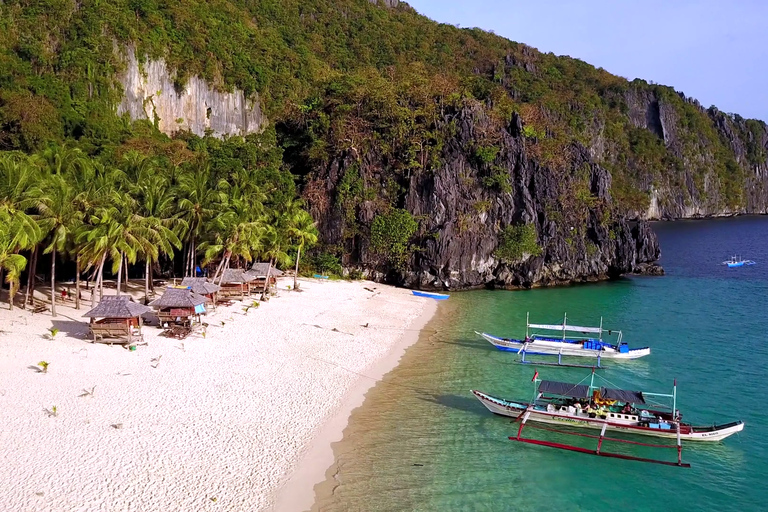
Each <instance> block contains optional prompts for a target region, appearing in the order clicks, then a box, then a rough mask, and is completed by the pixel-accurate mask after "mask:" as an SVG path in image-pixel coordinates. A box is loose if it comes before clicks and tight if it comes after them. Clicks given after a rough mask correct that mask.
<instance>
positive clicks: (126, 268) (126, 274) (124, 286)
mask: <svg viewBox="0 0 768 512" xmlns="http://www.w3.org/2000/svg"><path fill="white" fill-rule="evenodd" d="M123 259H125V266H124V267H123V268H124V269H125V281H124V282H123V291H124V292H125V293H126V294H127V293H128V255H127V254H125V255H124V256H123Z"/></svg>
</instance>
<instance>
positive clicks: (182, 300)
mask: <svg viewBox="0 0 768 512" xmlns="http://www.w3.org/2000/svg"><path fill="white" fill-rule="evenodd" d="M206 301H207V299H206V298H205V297H204V296H202V295H198V294H196V293H195V292H193V291H192V290H191V289H190V288H189V287H186V286H185V287H175V286H169V287H168V288H166V289H165V292H163V294H162V295H161V296H160V297H159V298H157V299H155V300H153V301H152V302H150V303H149V305H150V306H152V307H153V308H154V309H155V310H156V311H157V317H158V318H159V319H160V325H162V326H164V327H165V326H168V325H171V324H176V325H182V326H184V327H191V326H192V322H193V321H195V320H197V321H198V322H200V315H201V314H203V313H205V302H206Z"/></svg>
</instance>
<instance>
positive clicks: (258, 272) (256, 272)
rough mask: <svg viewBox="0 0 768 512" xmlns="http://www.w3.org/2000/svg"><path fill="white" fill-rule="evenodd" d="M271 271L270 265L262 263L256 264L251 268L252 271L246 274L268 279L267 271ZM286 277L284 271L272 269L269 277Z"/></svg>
mask: <svg viewBox="0 0 768 512" xmlns="http://www.w3.org/2000/svg"><path fill="white" fill-rule="evenodd" d="M268 269H269V263H261V262H257V263H254V264H253V265H252V266H251V269H250V270H248V272H246V273H247V274H251V275H253V276H256V277H264V278H266V277H267V270H268ZM283 275H285V272H283V271H282V270H280V269H278V268H275V267H274V266H273V267H272V270H269V277H283Z"/></svg>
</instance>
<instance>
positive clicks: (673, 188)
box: [590, 88, 768, 219]
mask: <svg viewBox="0 0 768 512" xmlns="http://www.w3.org/2000/svg"><path fill="white" fill-rule="evenodd" d="M678 96H679V98H681V99H682V100H683V102H684V103H686V104H687V106H688V107H692V108H694V109H696V110H698V111H699V112H700V113H702V114H704V115H707V116H708V117H709V119H710V120H711V122H712V124H713V125H714V128H715V131H716V135H717V137H718V138H719V140H720V141H721V142H722V143H723V144H724V145H725V146H726V147H727V148H728V149H729V150H730V151H732V152H733V155H734V157H735V165H734V166H732V167H731V168H727V169H725V170H720V171H719V172H718V170H717V168H716V167H717V165H716V161H715V160H716V159H715V152H716V151H717V149H716V148H714V147H713V144H712V141H711V140H707V139H706V138H705V137H704V134H702V133H700V132H699V133H697V132H692V128H691V127H690V126H688V125H687V123H688V121H687V120H685V119H681V117H680V114H679V113H678V110H676V109H675V107H674V106H673V105H671V104H670V101H669V99H668V98H667V99H665V98H664V97H663V96H659V95H658V94H657V93H656V92H655V91H652V90H648V89H642V88H630V89H629V90H628V91H627V92H626V93H625V95H624V100H625V102H626V104H627V109H628V112H627V115H628V117H629V119H630V121H631V123H632V124H633V125H634V126H636V127H637V128H643V129H646V130H649V131H650V132H652V133H654V134H655V135H656V136H658V137H659V138H660V139H661V140H663V142H664V145H665V146H666V148H667V150H668V151H669V152H670V153H671V154H673V155H674V156H675V157H677V159H678V160H679V162H680V165H681V167H680V168H679V169H664V170H663V173H662V174H657V175H655V176H651V175H647V174H644V173H640V174H641V176H640V177H639V178H638V181H637V183H636V184H635V185H636V186H637V187H638V188H640V189H641V190H645V191H647V192H648V193H649V195H650V198H651V204H650V207H649V208H648V210H646V211H641V212H634V216H635V217H636V218H643V219H684V218H700V217H718V216H729V215H737V214H743V213H766V212H768V129H766V125H765V124H764V123H762V122H761V121H747V120H745V119H743V118H741V117H740V116H738V115H729V114H725V113H723V112H720V111H719V110H717V109H716V108H714V107H712V108H710V109H708V110H705V109H704V108H702V107H701V105H700V104H699V103H698V102H697V101H696V100H694V99H691V98H686V97H685V96H684V95H682V94H680V93H678ZM673 99H675V98H673ZM684 138H687V139H688V141H687V149H686V144H685V143H684V141H683V139H684ZM692 147H693V148H694V149H693V150H692V149H691V148H692ZM590 149H591V150H592V152H593V153H595V152H596V151H598V150H600V149H601V147H600V141H597V140H596V141H595V143H594V144H593V147H591V148H590ZM741 175H743V180H742V178H741ZM729 179H732V180H733V181H734V182H736V183H739V185H738V187H739V189H740V190H739V192H738V193H740V194H742V197H743V200H742V201H741V203H740V206H738V207H733V206H729V205H728V204H727V202H726V201H725V197H726V195H727V194H728V193H730V195H731V196H733V190H731V191H730V192H729V191H727V190H726V189H727V187H729V186H733V185H729V184H728V182H727V181H728V180H729Z"/></svg>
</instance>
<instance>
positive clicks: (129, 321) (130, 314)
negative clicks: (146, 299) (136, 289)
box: [83, 295, 152, 343]
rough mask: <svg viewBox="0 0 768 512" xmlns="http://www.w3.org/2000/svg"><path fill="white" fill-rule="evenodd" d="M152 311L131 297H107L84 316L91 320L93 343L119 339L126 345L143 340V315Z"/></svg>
mask: <svg viewBox="0 0 768 512" xmlns="http://www.w3.org/2000/svg"><path fill="white" fill-rule="evenodd" d="M150 311H152V308H150V307H147V306H144V305H141V304H138V303H136V302H133V299H132V298H131V297H130V296H127V295H123V296H120V297H115V296H107V297H104V298H103V299H101V302H99V303H98V304H97V305H96V307H94V308H93V309H91V310H90V311H88V312H87V313H86V314H84V315H83V316H85V317H88V318H90V319H91V323H90V329H91V336H93V341H97V340H98V339H102V340H103V339H105V338H117V339H120V340H122V341H123V342H124V343H133V342H135V341H141V340H142V339H143V338H142V336H141V324H142V320H141V315H143V314H145V313H149V312H150ZM97 318H100V319H101V320H96V319H97Z"/></svg>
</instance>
